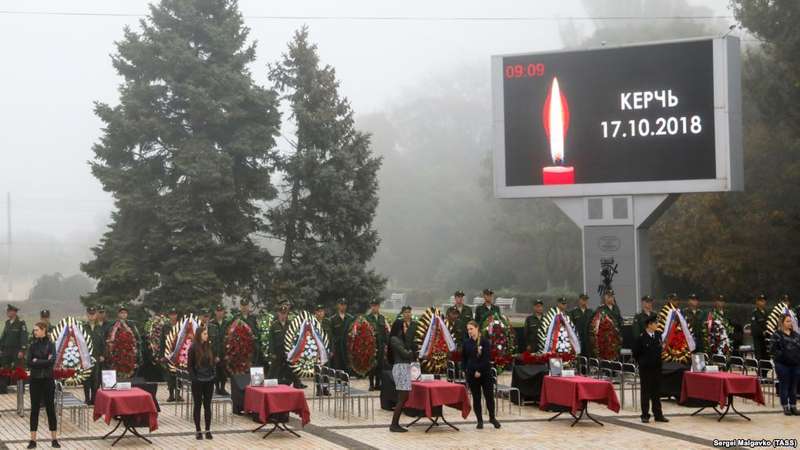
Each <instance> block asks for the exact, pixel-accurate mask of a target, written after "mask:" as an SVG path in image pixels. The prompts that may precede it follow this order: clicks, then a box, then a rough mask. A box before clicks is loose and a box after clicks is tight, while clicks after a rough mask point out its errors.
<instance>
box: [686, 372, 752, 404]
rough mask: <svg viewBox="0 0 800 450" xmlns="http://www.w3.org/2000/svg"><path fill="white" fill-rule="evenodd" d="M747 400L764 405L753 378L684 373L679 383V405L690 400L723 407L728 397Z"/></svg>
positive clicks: (747, 376)
mask: <svg viewBox="0 0 800 450" xmlns="http://www.w3.org/2000/svg"><path fill="white" fill-rule="evenodd" d="M729 395H736V396H738V397H744V398H749V399H750V400H755V401H756V402H758V403H760V404H762V405H763V404H764V394H762V393H761V386H760V385H759V384H758V379H757V378H756V377H754V376H749V375H742V374H738V373H729V372H716V373H709V372H684V373H683V383H681V401H680V402H681V403H684V402H686V400H688V399H690V398H694V399H698V400H708V401H712V402H717V403H719V405H720V406H722V407H724V406H725V405H726V404H727V403H728V396H729Z"/></svg>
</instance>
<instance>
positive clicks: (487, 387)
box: [462, 320, 500, 430]
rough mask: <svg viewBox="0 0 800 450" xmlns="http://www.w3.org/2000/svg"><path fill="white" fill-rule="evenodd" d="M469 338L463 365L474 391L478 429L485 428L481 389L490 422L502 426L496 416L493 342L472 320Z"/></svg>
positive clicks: (469, 324) (468, 382)
mask: <svg viewBox="0 0 800 450" xmlns="http://www.w3.org/2000/svg"><path fill="white" fill-rule="evenodd" d="M467 335H468V336H467V338H466V339H464V352H463V353H462V355H463V362H462V364H463V366H464V372H465V373H466V375H467V384H469V390H470V391H471V392H472V409H474V410H475V417H476V418H477V419H478V427H477V428H478V429H479V430H480V429H482V428H483V413H482V412H481V390H483V395H484V397H486V409H487V410H489V422H491V424H492V425H494V427H495V428H500V422H498V421H497V419H495V417H494V383H495V380H493V379H492V375H491V368H492V365H491V362H490V356H491V353H492V351H491V348H492V347H491V343H490V342H489V340H488V339H486V338H485V337H482V336H481V332H480V329H479V328H478V323H477V322H475V321H474V320H471V321H470V322H469V323H468V324H467Z"/></svg>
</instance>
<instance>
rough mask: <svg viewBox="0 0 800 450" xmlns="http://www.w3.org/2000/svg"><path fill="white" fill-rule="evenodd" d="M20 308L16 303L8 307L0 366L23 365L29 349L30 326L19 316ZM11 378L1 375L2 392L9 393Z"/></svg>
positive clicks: (1, 345) (1, 342)
mask: <svg viewBox="0 0 800 450" xmlns="http://www.w3.org/2000/svg"><path fill="white" fill-rule="evenodd" d="M18 312H19V308H17V307H16V306H14V305H8V306H7V307H6V316H7V317H8V320H6V326H5V328H3V335H2V337H0V352H1V353H0V366H2V367H3V368H6V369H12V368H14V367H17V366H22V365H23V364H24V361H25V352H27V350H28V327H27V326H25V321H24V320H22V319H20V318H19V317H17V313H18ZM9 381H10V380H9V379H8V378H6V377H0V394H8V383H9Z"/></svg>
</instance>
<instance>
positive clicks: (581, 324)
mask: <svg viewBox="0 0 800 450" xmlns="http://www.w3.org/2000/svg"><path fill="white" fill-rule="evenodd" d="M569 318H570V320H571V321H572V325H573V326H574V327H575V331H577V332H578V338H579V339H580V341H581V355H584V356H587V355H589V353H590V351H589V324H590V323H591V322H592V309H591V308H589V296H588V295H586V294H581V295H580V296H578V306H576V307H575V308H574V309H573V310H572V311H570V312H569ZM618 331H620V332H621V331H622V330H618Z"/></svg>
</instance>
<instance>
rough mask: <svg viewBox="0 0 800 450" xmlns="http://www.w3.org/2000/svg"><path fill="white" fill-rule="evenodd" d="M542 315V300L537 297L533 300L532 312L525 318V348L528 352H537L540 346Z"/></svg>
mask: <svg viewBox="0 0 800 450" xmlns="http://www.w3.org/2000/svg"><path fill="white" fill-rule="evenodd" d="M543 317H544V302H543V301H542V299H540V298H537V299H536V301H535V302H533V314H531V315H530V316H528V317H527V318H525V349H526V350H527V351H528V352H530V353H538V352H539V351H541V349H542V346H541V343H540V342H539V328H540V327H541V326H542V318H543Z"/></svg>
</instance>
